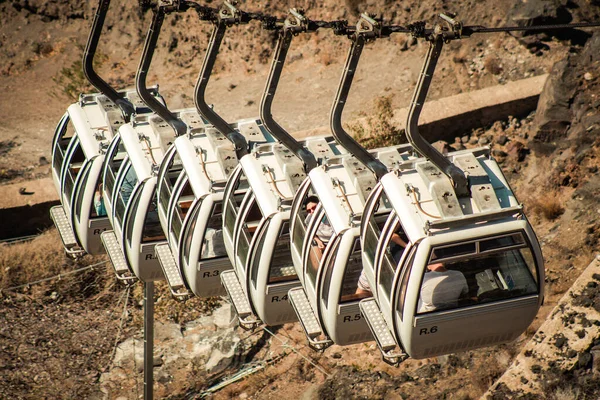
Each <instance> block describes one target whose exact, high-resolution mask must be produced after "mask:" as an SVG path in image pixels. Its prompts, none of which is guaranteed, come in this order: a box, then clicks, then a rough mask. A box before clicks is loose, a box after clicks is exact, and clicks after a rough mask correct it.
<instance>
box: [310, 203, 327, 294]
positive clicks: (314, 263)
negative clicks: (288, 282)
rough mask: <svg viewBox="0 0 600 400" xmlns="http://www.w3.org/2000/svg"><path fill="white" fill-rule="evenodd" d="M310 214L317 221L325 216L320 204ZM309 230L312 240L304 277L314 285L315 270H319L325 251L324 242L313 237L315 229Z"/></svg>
mask: <svg viewBox="0 0 600 400" xmlns="http://www.w3.org/2000/svg"><path fill="white" fill-rule="evenodd" d="M312 215H315V218H316V220H317V221H323V218H325V211H324V210H323V208H322V207H321V206H319V207H317V210H316V211H315V212H314V213H313V214H311V215H310V217H312ZM307 222H308V223H310V220H307ZM319 224H320V223H319ZM309 229H310V228H309ZM311 232H312V236H311V237H312V240H311V241H310V243H309V245H308V258H307V262H306V277H307V278H308V280H309V281H310V282H312V284H313V286H315V282H316V280H317V271H318V270H319V265H320V264H321V258H323V252H324V251H325V249H324V248H323V244H324V243H323V244H321V243H319V242H318V241H317V240H316V239H315V237H316V236H317V233H316V231H315V230H314V229H313V230H312V231H311Z"/></svg>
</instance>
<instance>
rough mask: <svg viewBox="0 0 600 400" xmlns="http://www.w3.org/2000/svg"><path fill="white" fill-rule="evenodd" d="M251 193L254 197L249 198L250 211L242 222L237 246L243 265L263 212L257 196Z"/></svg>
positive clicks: (246, 259)
mask: <svg viewBox="0 0 600 400" xmlns="http://www.w3.org/2000/svg"><path fill="white" fill-rule="evenodd" d="M250 195H251V196H252V198H251V199H250V200H249V211H248V214H247V215H246V217H245V219H244V222H243V223H242V230H241V232H240V238H239V241H238V247H237V250H238V257H239V259H240V262H241V264H242V266H245V265H246V262H247V261H248V251H249V249H250V242H251V241H252V236H253V235H254V232H256V229H257V228H258V225H259V224H260V221H261V219H262V213H261V211H260V208H259V207H258V204H257V203H256V198H255V197H254V194H250Z"/></svg>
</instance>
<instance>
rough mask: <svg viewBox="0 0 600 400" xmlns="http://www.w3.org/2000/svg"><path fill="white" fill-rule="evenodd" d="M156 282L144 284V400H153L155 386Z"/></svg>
mask: <svg viewBox="0 0 600 400" xmlns="http://www.w3.org/2000/svg"><path fill="white" fill-rule="evenodd" d="M153 368H154V282H153V281H150V282H144V400H152V398H153V392H152V390H153V385H154V374H153V372H154V371H153Z"/></svg>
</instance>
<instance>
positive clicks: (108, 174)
mask: <svg viewBox="0 0 600 400" xmlns="http://www.w3.org/2000/svg"><path fill="white" fill-rule="evenodd" d="M115 140H116V141H117V143H118V144H117V145H115V147H112V149H111V153H109V154H108V161H107V162H106V165H105V166H104V173H105V174H104V190H105V191H106V194H107V195H108V199H105V201H106V200H108V201H111V199H112V196H113V192H114V189H115V179H116V177H117V172H118V171H119V168H120V167H121V164H122V163H123V159H124V158H125V155H126V153H125V147H124V146H123V143H122V142H121V138H119V137H117V138H116V139H115Z"/></svg>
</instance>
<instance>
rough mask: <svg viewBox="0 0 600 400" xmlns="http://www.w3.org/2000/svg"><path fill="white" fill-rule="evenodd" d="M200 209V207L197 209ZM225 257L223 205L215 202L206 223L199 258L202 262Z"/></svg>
mask: <svg viewBox="0 0 600 400" xmlns="http://www.w3.org/2000/svg"><path fill="white" fill-rule="evenodd" d="M198 208H200V207H198ZM226 255H227V251H226V250H225V243H223V203H221V202H220V201H219V202H216V203H215V204H214V205H213V208H212V211H211V213H210V218H209V219H208V221H207V223H206V230H205V231H204V237H203V238H202V250H201V252H200V258H202V259H203V260H206V259H210V258H217V257H224V256H226Z"/></svg>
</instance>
